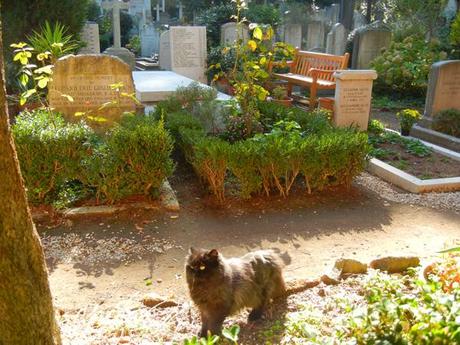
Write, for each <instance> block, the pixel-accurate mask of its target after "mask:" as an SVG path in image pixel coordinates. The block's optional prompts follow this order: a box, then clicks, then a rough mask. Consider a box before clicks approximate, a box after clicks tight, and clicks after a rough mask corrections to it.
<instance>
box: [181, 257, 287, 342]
mask: <svg viewBox="0 0 460 345" xmlns="http://www.w3.org/2000/svg"><path fill="white" fill-rule="evenodd" d="M282 266H283V264H282V261H281V259H280V257H279V255H278V254H276V253H275V252H273V251H270V250H261V251H255V252H251V253H248V254H246V255H244V256H242V257H240V258H229V259H226V258H224V257H223V256H222V254H220V253H219V252H218V251H217V250H216V249H212V250H205V249H195V248H190V251H189V255H188V257H187V260H186V265H185V268H186V277H187V284H188V288H189V292H190V296H191V298H192V300H193V302H194V303H195V305H196V306H197V307H198V309H199V311H200V314H201V322H202V327H201V331H200V336H206V335H207V333H208V331H210V332H211V333H212V334H220V332H221V329H222V324H223V322H224V320H225V318H226V317H227V316H229V315H231V314H234V313H236V312H237V311H239V310H241V309H243V308H251V312H250V314H249V317H248V320H250V321H253V320H256V319H258V318H260V317H261V316H262V315H263V313H264V310H265V308H266V307H267V306H268V304H269V303H270V301H271V300H272V299H275V298H278V297H282V296H285V292H286V288H285V284H284V280H283V276H282V272H281V271H282Z"/></svg>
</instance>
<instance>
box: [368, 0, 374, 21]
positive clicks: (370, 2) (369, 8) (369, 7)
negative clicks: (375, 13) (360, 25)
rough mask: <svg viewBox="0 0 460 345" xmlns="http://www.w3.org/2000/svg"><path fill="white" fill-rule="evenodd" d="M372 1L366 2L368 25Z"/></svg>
mask: <svg viewBox="0 0 460 345" xmlns="http://www.w3.org/2000/svg"><path fill="white" fill-rule="evenodd" d="M373 2H374V1H373V0H366V21H367V24H369V23H370V22H371V20H372V3H373Z"/></svg>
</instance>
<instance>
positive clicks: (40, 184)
mask: <svg viewBox="0 0 460 345" xmlns="http://www.w3.org/2000/svg"><path fill="white" fill-rule="evenodd" d="M12 131H13V135H14V139H15V143H16V149H17V152H18V158H19V162H20V165H21V172H22V176H23V177H24V181H25V184H26V188H27V194H28V197H29V200H30V201H31V202H34V203H50V202H51V201H52V199H53V198H54V197H55V196H56V193H57V192H58V190H59V188H60V186H62V185H63V184H64V183H66V182H67V181H70V180H74V179H80V178H81V176H82V174H83V173H84V171H82V169H81V167H80V162H81V161H82V160H83V159H85V158H86V157H88V156H89V155H90V148H89V140H90V138H91V137H92V136H93V135H94V133H93V131H92V130H91V129H90V128H89V127H88V126H86V125H85V124H84V123H83V122H81V123H77V124H70V123H67V122H65V121H64V118H63V117H62V115H61V114H58V113H51V112H49V111H47V110H36V111H33V112H23V113H21V115H19V116H18V117H16V123H15V124H14V125H13V126H12Z"/></svg>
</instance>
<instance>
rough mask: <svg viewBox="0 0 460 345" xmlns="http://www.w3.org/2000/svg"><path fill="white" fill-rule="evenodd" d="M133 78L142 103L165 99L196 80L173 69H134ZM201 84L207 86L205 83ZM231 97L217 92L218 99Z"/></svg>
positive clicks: (137, 95) (223, 99)
mask: <svg viewBox="0 0 460 345" xmlns="http://www.w3.org/2000/svg"><path fill="white" fill-rule="evenodd" d="M133 79H134V85H135V89H136V97H137V99H138V100H139V101H140V102H141V103H149V102H159V101H162V100H165V99H166V98H168V97H169V96H171V95H172V94H173V93H174V92H175V91H176V90H177V88H178V87H180V86H188V85H190V84H191V83H193V82H194V80H192V79H190V78H187V77H184V76H182V75H180V74H177V73H174V72H171V71H134V72H133ZM200 84H201V83H200ZM201 85H203V86H207V85H205V84H201ZM207 87H210V86H207ZM231 98H232V97H231V96H229V95H226V94H224V93H222V92H219V93H218V94H217V99H219V100H222V101H226V100H229V99H231Z"/></svg>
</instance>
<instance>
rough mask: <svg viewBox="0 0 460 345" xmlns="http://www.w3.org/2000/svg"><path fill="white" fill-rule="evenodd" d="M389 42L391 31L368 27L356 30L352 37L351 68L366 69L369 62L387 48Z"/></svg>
mask: <svg viewBox="0 0 460 345" xmlns="http://www.w3.org/2000/svg"><path fill="white" fill-rule="evenodd" d="M390 42H391V31H388V30H382V29H369V30H365V31H362V32H359V31H358V32H357V33H356V35H355V37H354V39H353V55H352V64H351V66H352V68H353V69H366V68H369V63H370V62H371V61H372V60H374V59H375V58H376V57H377V56H379V55H380V54H381V53H382V49H384V48H388V47H389V46H390Z"/></svg>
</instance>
